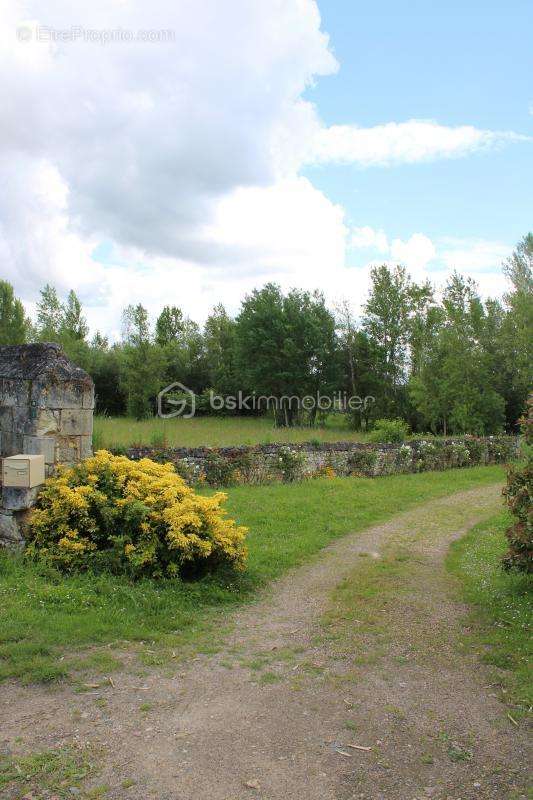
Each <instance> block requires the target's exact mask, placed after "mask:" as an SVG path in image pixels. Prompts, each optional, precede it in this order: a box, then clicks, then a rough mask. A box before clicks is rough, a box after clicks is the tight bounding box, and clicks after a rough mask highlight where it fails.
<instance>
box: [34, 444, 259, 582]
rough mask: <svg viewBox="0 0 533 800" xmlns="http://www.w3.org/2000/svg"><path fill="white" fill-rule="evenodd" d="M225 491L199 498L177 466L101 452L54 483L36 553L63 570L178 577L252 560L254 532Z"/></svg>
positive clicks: (44, 497)
mask: <svg viewBox="0 0 533 800" xmlns="http://www.w3.org/2000/svg"><path fill="white" fill-rule="evenodd" d="M224 500H225V495H224V494H221V493H217V494H215V495H213V496H212V497H202V496H200V495H197V494H196V493H195V492H194V491H193V489H191V488H190V487H189V486H187V485H186V484H185V481H184V480H183V479H182V478H181V477H180V476H179V475H177V473H176V472H175V470H174V468H173V466H172V465H171V464H157V463H156V462H154V461H152V460H150V459H148V458H143V459H141V460H140V461H132V460H130V459H129V458H126V457H124V456H113V455H112V454H111V453H109V452H107V451H106V450H99V451H98V452H97V453H96V454H95V455H94V456H92V457H91V458H89V459H87V460H86V461H84V462H82V463H80V464H77V465H76V466H74V467H71V468H68V469H65V468H63V469H62V470H60V472H59V475H58V476H57V477H55V478H50V479H49V480H47V481H46V483H45V485H44V488H43V490H42V491H41V493H40V494H39V498H38V501H37V505H36V506H35V508H34V510H33V512H32V514H31V516H30V520H29V531H28V537H27V538H28V546H27V549H26V553H27V555H28V557H38V558H41V559H44V560H45V561H48V562H49V563H52V564H54V565H56V566H57V567H59V568H60V569H63V570H66V571H71V570H84V569H106V570H110V571H112V572H116V573H121V572H123V573H126V574H129V575H132V576H134V577H138V576H141V575H148V576H152V577H175V576H178V575H183V574H187V575H190V574H197V573H200V572H205V571H208V570H209V571H211V570H213V569H214V568H215V567H218V566H221V565H226V566H231V567H235V568H240V567H242V566H243V565H244V560H245V554H246V551H245V548H244V537H245V534H246V530H245V529H244V528H240V527H238V526H237V525H236V524H235V522H234V521H233V520H231V519H228V518H227V517H226V515H225V512H224V510H223V507H222V504H223V502H224Z"/></svg>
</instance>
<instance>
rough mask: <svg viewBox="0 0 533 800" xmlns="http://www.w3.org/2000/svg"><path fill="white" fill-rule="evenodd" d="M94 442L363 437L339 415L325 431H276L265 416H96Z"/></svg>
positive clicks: (186, 443)
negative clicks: (150, 417)
mask: <svg viewBox="0 0 533 800" xmlns="http://www.w3.org/2000/svg"><path fill="white" fill-rule="evenodd" d="M94 437H95V438H94V441H95V446H96V447H97V448H98V447H113V446H115V445H121V446H123V447H127V446H128V445H132V444H145V445H150V444H161V443H162V441H164V440H165V441H166V442H167V444H168V445H170V446H172V447H200V446H204V445H205V446H208V447H226V446H229V447H231V446H232V445H252V444H272V443H274V442H308V441H310V440H315V441H317V440H318V441H320V442H335V441H340V440H346V441H355V442H360V441H364V440H365V435H364V434H363V433H361V432H360V431H352V430H350V429H349V428H348V427H347V425H346V423H345V419H344V417H343V416H341V415H331V416H330V417H329V418H328V420H327V423H326V426H325V427H324V428H275V427H274V424H273V421H272V420H271V419H269V418H267V417H257V418H252V417H238V418H237V417H195V418H194V419H181V418H180V417H175V418H174V419H167V420H165V419H158V418H153V419H145V420H140V421H139V420H135V419H131V418H129V417H95V419H94Z"/></svg>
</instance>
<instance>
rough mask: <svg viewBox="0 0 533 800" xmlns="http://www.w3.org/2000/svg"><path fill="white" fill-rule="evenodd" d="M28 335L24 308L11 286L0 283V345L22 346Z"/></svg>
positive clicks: (5, 282)
mask: <svg viewBox="0 0 533 800" xmlns="http://www.w3.org/2000/svg"><path fill="white" fill-rule="evenodd" d="M28 333H29V323H28V321H27V319H26V317H25V314H24V306H23V305H22V303H21V302H20V300H18V299H17V298H16V297H15V294H14V292H13V287H12V286H11V284H10V283H8V282H7V281H0V345H3V344H23V343H24V342H25V341H26V338H27V336H28Z"/></svg>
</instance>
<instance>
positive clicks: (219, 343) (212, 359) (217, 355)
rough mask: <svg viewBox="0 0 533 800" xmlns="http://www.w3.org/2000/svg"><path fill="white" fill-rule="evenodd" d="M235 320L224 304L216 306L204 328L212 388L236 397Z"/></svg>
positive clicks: (240, 387) (238, 387)
mask: <svg viewBox="0 0 533 800" xmlns="http://www.w3.org/2000/svg"><path fill="white" fill-rule="evenodd" d="M235 327H236V325H235V320H233V319H232V318H231V317H230V316H229V315H228V313H227V311H226V309H225V308H224V306H223V305H222V304H219V305H217V306H215V307H214V308H213V310H212V312H211V314H210V315H209V316H208V318H207V320H206V323H205V327H204V343H205V353H206V361H207V369H208V373H209V383H210V385H211V387H212V388H213V389H214V390H215V391H217V392H219V393H220V394H222V395H234V394H236V393H237V392H238V390H239V389H243V388H244V387H242V386H239V385H238V382H239V381H238V373H237V368H236V364H235Z"/></svg>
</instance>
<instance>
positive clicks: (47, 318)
mask: <svg viewBox="0 0 533 800" xmlns="http://www.w3.org/2000/svg"><path fill="white" fill-rule="evenodd" d="M62 323H63V307H62V305H61V303H60V301H59V297H58V296H57V291H56V290H55V288H54V287H53V286H51V285H50V284H49V283H47V284H46V286H45V287H44V289H41V299H40V300H39V302H38V303H37V335H38V337H39V339H40V340H41V341H44V342H59V341H60V338H61V327H62Z"/></svg>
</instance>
